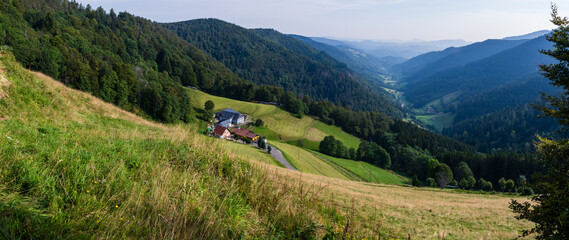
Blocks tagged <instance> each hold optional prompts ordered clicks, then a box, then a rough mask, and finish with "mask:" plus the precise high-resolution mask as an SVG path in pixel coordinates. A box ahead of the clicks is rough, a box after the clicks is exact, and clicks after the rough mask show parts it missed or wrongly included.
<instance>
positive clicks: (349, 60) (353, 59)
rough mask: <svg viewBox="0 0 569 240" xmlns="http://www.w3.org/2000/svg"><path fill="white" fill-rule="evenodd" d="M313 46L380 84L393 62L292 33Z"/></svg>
mask: <svg viewBox="0 0 569 240" xmlns="http://www.w3.org/2000/svg"><path fill="white" fill-rule="evenodd" d="M290 36H291V37H294V38H296V39H298V40H300V41H302V42H304V43H306V44H308V45H310V46H311V47H313V48H315V49H318V50H320V51H324V52H326V53H327V54H328V55H330V56H331V57H333V58H334V59H336V60H338V61H339V62H343V63H346V65H347V66H348V67H349V68H350V69H352V70H354V71H356V72H358V73H359V74H361V75H362V76H364V77H366V78H367V79H370V80H372V81H374V82H376V83H378V84H381V83H383V81H384V80H385V78H386V76H387V75H388V74H389V72H388V70H387V69H388V68H390V67H391V66H392V65H393V64H392V63H391V62H390V61H388V60H384V59H379V58H377V57H375V56H373V55H369V54H367V53H365V52H363V51H361V50H357V49H354V48H351V47H347V46H343V45H338V46H332V45H329V44H326V43H323V42H318V41H314V40H312V39H311V38H309V37H304V36H300V35H290Z"/></svg>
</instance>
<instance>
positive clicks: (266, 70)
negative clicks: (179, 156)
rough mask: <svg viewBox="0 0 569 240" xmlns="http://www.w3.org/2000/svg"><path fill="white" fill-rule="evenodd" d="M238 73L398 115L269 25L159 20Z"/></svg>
mask: <svg viewBox="0 0 569 240" xmlns="http://www.w3.org/2000/svg"><path fill="white" fill-rule="evenodd" d="M163 26H165V27H166V28H169V29H171V30H172V31H174V32H176V33H177V34H178V35H179V36H180V37H182V38H184V39H186V40H188V41H189V42H190V43H192V44H194V45H195V46H196V47H198V48H200V49H201V50H203V51H205V52H207V53H208V54H210V55H211V56H212V57H214V58H215V59H217V60H218V61H220V62H223V63H224V64H225V65H226V66H227V67H228V68H230V69H231V70H233V72H235V73H237V74H238V75H239V76H240V77H242V78H244V79H246V80H250V81H252V82H253V83H256V84H266V85H271V86H278V87H282V88H283V89H284V90H285V91H291V92H293V93H295V94H297V95H301V96H304V95H309V96H310V97H311V98H313V99H314V100H323V99H327V100H330V101H332V102H334V103H336V104H340V105H342V106H346V107H349V108H351V109H354V110H363V111H379V112H383V113H385V114H387V115H388V116H391V117H395V118H401V117H402V113H401V111H400V110H399V109H397V108H395V107H394V104H393V103H392V102H391V101H390V100H389V98H390V96H389V95H388V94H387V93H386V92H385V91H384V90H383V89H381V88H379V87H377V86H375V85H372V84H369V82H368V81H367V80H365V79H364V78H362V77H360V76H359V75H358V74H356V73H355V72H353V71H351V70H350V69H348V68H347V67H346V64H344V63H340V62H338V61H336V60H335V59H333V58H332V57H330V56H329V55H328V54H326V53H325V52H322V51H318V50H316V49H314V48H312V47H310V46H308V45H307V44H304V43H303V42H301V41H300V40H298V39H295V38H293V37H291V36H288V35H284V34H281V33H279V32H277V31H274V30H272V29H252V30H250V29H245V28H242V27H239V26H237V25H234V24H231V23H227V22H224V21H221V20H217V19H198V20H190V21H185V22H178V23H169V24H164V25H163Z"/></svg>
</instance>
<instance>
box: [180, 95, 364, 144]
mask: <svg viewBox="0 0 569 240" xmlns="http://www.w3.org/2000/svg"><path fill="white" fill-rule="evenodd" d="M189 91H191V94H190V96H191V101H192V103H195V104H196V105H197V106H203V105H204V104H205V102H206V101H207V100H211V101H213V102H214V103H215V111H220V110H223V109H226V108H232V109H234V110H236V111H239V112H241V113H244V114H247V115H250V116H252V117H253V118H255V119H263V121H264V122H265V127H264V128H257V129H255V132H256V133H258V134H260V135H263V136H265V137H267V138H268V139H270V140H283V141H286V140H298V139H307V140H309V141H318V142H320V141H322V139H324V137H326V136H328V135H334V137H336V139H339V140H340V141H342V142H343V143H344V145H346V146H347V147H353V148H356V149H357V148H358V146H359V144H360V140H359V139H358V138H356V137H354V136H352V135H350V134H348V133H346V132H344V131H342V129H340V128H339V127H336V126H330V125H327V124H324V123H322V122H320V121H317V120H314V119H313V118H310V117H308V116H304V117H302V118H301V119H299V118H297V117H294V116H292V115H291V114H290V113H288V112H286V111H284V110H282V109H280V108H279V107H277V106H272V105H264V104H256V103H250V102H243V101H238V100H233V99H229V98H223V97H217V96H213V95H209V94H207V93H204V92H201V91H197V90H192V89H190V90H189Z"/></svg>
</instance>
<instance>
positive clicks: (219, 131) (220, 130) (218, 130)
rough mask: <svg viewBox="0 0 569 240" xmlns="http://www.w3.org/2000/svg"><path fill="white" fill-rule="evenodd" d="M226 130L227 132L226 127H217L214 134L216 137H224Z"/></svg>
mask: <svg viewBox="0 0 569 240" xmlns="http://www.w3.org/2000/svg"><path fill="white" fill-rule="evenodd" d="M226 130H227V128H226V127H222V126H219V125H217V126H216V127H215V129H214V130H213V133H214V134H215V135H223V133H225V131H226Z"/></svg>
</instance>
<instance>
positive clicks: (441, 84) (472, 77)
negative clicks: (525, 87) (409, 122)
mask: <svg viewBox="0 0 569 240" xmlns="http://www.w3.org/2000/svg"><path fill="white" fill-rule="evenodd" d="M551 47H552V46H551V44H550V43H549V42H547V41H546V40H545V37H539V38H535V39H532V40H529V41H527V42H524V43H522V44H520V45H518V46H515V47H512V48H509V49H506V50H504V51H501V52H499V53H497V54H494V55H491V56H489V57H486V58H483V59H480V60H477V61H472V62H469V63H467V64H464V65H461V66H456V67H453V68H450V69H446V70H442V71H439V72H436V73H434V74H425V75H424V77H423V78H420V79H418V80H416V81H414V82H413V84H408V85H406V86H405V88H404V91H405V97H406V98H407V100H409V101H410V102H411V103H413V104H414V105H415V106H423V105H425V104H427V103H429V102H431V101H433V100H435V99H439V98H441V97H443V96H445V95H448V94H451V93H453V92H460V95H461V96H460V97H461V98H462V99H464V98H465V97H471V96H475V95H477V94H480V93H482V92H485V91H489V90H492V89H494V88H497V87H501V86H503V85H506V84H510V83H514V82H516V81H520V80H523V79H524V78H526V77H528V76H531V75H536V74H537V72H538V65H539V64H547V63H551V62H552V61H553V60H552V59H551V58H549V57H547V56H545V55H543V54H541V53H539V51H538V50H540V49H550V48H551ZM417 75H420V72H419V73H417Z"/></svg>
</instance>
